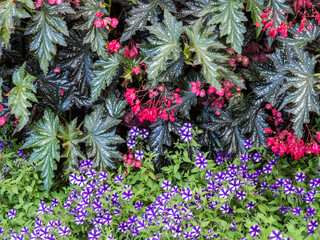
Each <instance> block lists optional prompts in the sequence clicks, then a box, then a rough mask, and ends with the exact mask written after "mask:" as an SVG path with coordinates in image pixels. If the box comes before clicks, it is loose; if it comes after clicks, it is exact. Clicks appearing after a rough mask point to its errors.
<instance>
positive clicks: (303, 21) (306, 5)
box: [256, 0, 320, 38]
mask: <svg viewBox="0 0 320 240" xmlns="http://www.w3.org/2000/svg"><path fill="white" fill-rule="evenodd" d="M292 6H294V10H295V14H296V16H295V17H294V19H293V20H291V21H289V22H288V14H289V12H290V10H291V7H292ZM292 6H290V7H289V8H287V9H285V10H283V11H281V12H274V11H273V10H272V9H271V8H270V7H269V8H268V9H266V10H265V11H264V13H263V14H261V15H260V17H261V18H262V19H263V20H262V21H261V23H259V22H256V26H257V27H258V28H260V27H261V25H262V26H263V31H266V30H269V33H268V35H269V36H272V37H273V38H275V37H276V36H277V34H278V33H280V35H281V36H282V37H284V38H287V36H288V28H289V27H291V26H292V25H293V21H294V20H295V19H296V18H297V17H298V16H299V17H300V26H299V28H298V30H297V34H300V33H301V32H302V31H304V30H307V31H310V30H311V29H314V26H312V25H311V24H310V19H315V20H316V21H317V22H318V24H320V13H319V11H318V10H317V9H316V7H318V6H316V5H314V4H313V3H312V2H311V1H310V0H307V1H305V0H295V1H294V4H293V5H292ZM302 9H304V10H302ZM282 14H283V15H286V17H285V18H284V20H282V21H281V22H280V23H279V22H278V21H275V20H276V19H277V18H279V17H280V15H282Z"/></svg>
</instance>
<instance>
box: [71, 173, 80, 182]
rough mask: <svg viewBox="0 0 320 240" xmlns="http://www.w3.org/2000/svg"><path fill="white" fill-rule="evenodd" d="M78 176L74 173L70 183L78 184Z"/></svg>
mask: <svg viewBox="0 0 320 240" xmlns="http://www.w3.org/2000/svg"><path fill="white" fill-rule="evenodd" d="M77 179H78V175H77V174H76V173H72V174H70V176H69V181H70V183H71V184H74V185H75V184H77Z"/></svg>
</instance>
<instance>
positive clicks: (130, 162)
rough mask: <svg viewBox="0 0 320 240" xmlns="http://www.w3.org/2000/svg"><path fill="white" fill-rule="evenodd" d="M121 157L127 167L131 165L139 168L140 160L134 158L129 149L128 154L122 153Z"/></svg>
mask: <svg viewBox="0 0 320 240" xmlns="http://www.w3.org/2000/svg"><path fill="white" fill-rule="evenodd" d="M122 157H123V162H124V163H125V164H126V165H127V167H129V166H133V167H136V168H140V167H141V166H142V162H141V161H139V160H138V159H136V158H135V157H134V155H133V154H132V153H131V151H130V150H129V153H128V154H123V155H122Z"/></svg>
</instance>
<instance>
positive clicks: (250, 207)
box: [245, 201, 256, 211]
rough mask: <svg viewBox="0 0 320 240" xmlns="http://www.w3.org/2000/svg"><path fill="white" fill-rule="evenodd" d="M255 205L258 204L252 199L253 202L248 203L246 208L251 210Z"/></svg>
mask: <svg viewBox="0 0 320 240" xmlns="http://www.w3.org/2000/svg"><path fill="white" fill-rule="evenodd" d="M255 205H256V204H255V203H254V202H252V201H251V202H249V203H248V205H247V206H245V208H246V209H248V210H249V211H251V210H252V209H253V208H254V206H255Z"/></svg>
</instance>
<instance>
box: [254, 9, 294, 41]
mask: <svg viewBox="0 0 320 240" xmlns="http://www.w3.org/2000/svg"><path fill="white" fill-rule="evenodd" d="M264 12H265V13H263V14H261V15H260V17H261V18H262V19H263V20H262V21H261V24H262V25H263V24H264V27H263V31H266V30H267V29H269V28H270V30H269V34H268V35H269V36H272V38H275V37H276V36H277V33H280V34H281V36H282V37H284V38H287V36H288V28H289V24H288V23H287V22H286V20H285V21H283V22H281V24H280V25H279V24H275V25H274V20H275V19H276V18H277V17H278V16H279V15H277V16H276V17H274V18H269V17H270V15H271V14H273V12H272V10H271V8H270V7H269V8H268V9H266V10H264ZM256 26H257V27H260V23H258V22H256Z"/></svg>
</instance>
